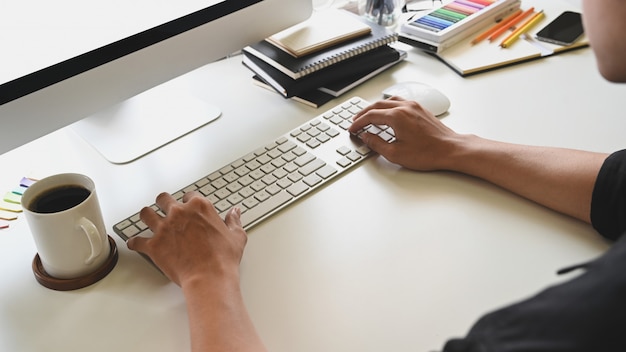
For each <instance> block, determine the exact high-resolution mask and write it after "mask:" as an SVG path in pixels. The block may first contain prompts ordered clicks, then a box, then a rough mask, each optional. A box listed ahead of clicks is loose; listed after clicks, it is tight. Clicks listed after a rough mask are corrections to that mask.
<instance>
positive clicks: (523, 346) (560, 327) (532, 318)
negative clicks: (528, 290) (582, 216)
mask: <svg viewBox="0 0 626 352" xmlns="http://www.w3.org/2000/svg"><path fill="white" fill-rule="evenodd" d="M591 223H592V225H593V227H594V228H595V229H596V230H597V231H598V233H599V234H600V235H602V236H604V237H605V238H607V239H609V240H610V241H614V243H613V245H612V246H611V248H610V249H609V250H608V251H607V252H606V253H604V254H603V255H602V256H600V257H599V258H597V259H595V260H593V261H591V262H589V263H585V264H582V265H578V266H576V267H575V268H584V269H585V270H586V271H585V272H584V273H583V274H581V275H579V276H577V277H576V278H574V279H572V280H570V281H567V282H565V283H563V284H559V285H555V286H552V287H549V288H547V289H545V290H543V291H542V292H539V293H538V294H536V295H535V296H532V297H530V298H528V299H526V300H523V301H521V302H519V303H515V304H512V305H510V306H508V307H505V308H503V309H498V310H495V311H494V312H491V313H488V314H486V315H485V316H483V317H481V318H480V319H479V320H478V321H477V322H476V323H475V324H474V326H473V327H472V328H471V329H470V331H469V332H468V334H467V336H466V337H465V338H460V339H452V340H449V341H448V342H447V343H446V345H445V347H444V352H618V351H619V352H624V351H626V334H624V332H625V331H626V236H622V234H623V233H624V232H626V151H619V152H616V153H613V154H612V155H610V156H609V157H608V158H607V159H606V160H605V161H604V163H603V165H602V168H601V169H600V172H599V173H598V177H597V179H596V183H595V186H594V190H593V195H592V201H591Z"/></svg>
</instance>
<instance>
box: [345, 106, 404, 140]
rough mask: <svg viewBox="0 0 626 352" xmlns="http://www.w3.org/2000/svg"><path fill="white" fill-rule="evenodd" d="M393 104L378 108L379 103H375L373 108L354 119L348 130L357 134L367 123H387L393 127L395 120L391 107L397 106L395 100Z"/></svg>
mask: <svg viewBox="0 0 626 352" xmlns="http://www.w3.org/2000/svg"><path fill="white" fill-rule="evenodd" d="M393 104H394V105H388V106H387V107H384V106H383V107H382V108H378V107H379V106H381V105H378V104H377V106H376V108H375V109H371V110H369V111H367V112H366V113H365V114H363V115H362V116H361V117H360V118H359V119H358V120H354V121H353V122H352V125H351V126H350V128H348V131H349V132H350V133H352V134H358V133H360V132H361V131H362V130H363V129H364V128H365V127H366V126H368V125H387V126H391V128H393V127H394V123H395V122H394V118H393V116H394V113H393V110H392V109H391V108H392V107H395V106H397V102H396V103H393Z"/></svg>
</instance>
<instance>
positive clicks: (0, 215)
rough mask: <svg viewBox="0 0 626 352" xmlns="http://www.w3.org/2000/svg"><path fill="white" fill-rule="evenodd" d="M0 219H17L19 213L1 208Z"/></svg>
mask: <svg viewBox="0 0 626 352" xmlns="http://www.w3.org/2000/svg"><path fill="white" fill-rule="evenodd" d="M0 220H6V221H13V220H17V214H16V213H13V212H8V211H4V210H0Z"/></svg>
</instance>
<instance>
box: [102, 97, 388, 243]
mask: <svg viewBox="0 0 626 352" xmlns="http://www.w3.org/2000/svg"><path fill="white" fill-rule="evenodd" d="M367 105H369V103H368V102H366V101H364V100H363V99H361V98H358V97H354V98H351V99H349V100H347V101H345V102H344V103H342V104H340V105H338V106H336V107H335V108H333V109H330V110H328V111H327V112H325V113H323V114H321V115H319V116H317V117H315V118H313V119H311V120H310V121H308V122H307V123H305V124H303V125H301V126H300V127H298V128H296V129H294V130H292V131H291V132H289V133H286V134H284V135H282V136H280V137H278V138H276V139H275V140H273V141H270V142H269V143H267V144H265V145H264V146H262V147H260V148H258V149H256V150H254V151H252V152H251V153H249V154H247V155H245V156H243V157H240V158H238V159H235V160H234V161H233V162H231V163H229V164H228V165H225V166H224V167H222V168H220V169H219V170H216V171H214V172H211V173H209V174H208V175H207V176H206V177H203V178H201V179H199V180H198V181H196V182H194V183H192V184H190V185H188V186H186V187H184V188H182V189H181V190H179V191H177V192H175V193H173V194H172V195H173V196H174V197H175V198H176V199H178V200H180V199H182V197H183V195H184V194H185V193H187V192H192V191H197V192H200V193H201V194H203V195H204V196H205V197H207V198H208V199H209V200H210V201H211V202H212V203H213V205H214V206H215V208H216V209H217V211H218V212H219V213H220V215H221V216H222V218H224V217H225V214H226V212H227V211H228V210H229V209H230V208H232V207H233V206H238V207H239V208H240V209H241V213H242V214H241V221H242V224H243V227H244V229H246V230H248V229H250V228H251V227H252V226H254V225H256V224H258V223H259V222H261V221H262V220H264V219H266V218H267V217H269V216H271V215H272V214H275V213H276V212H278V211H279V210H280V209H283V208H284V207H286V206H288V205H289V204H291V203H293V202H295V201H296V200H298V199H300V198H302V197H304V196H305V195H307V194H308V193H310V192H312V191H313V190H316V189H318V188H320V187H322V186H323V185H324V184H325V183H327V182H329V181H331V180H333V179H334V178H336V177H338V176H339V175H342V174H343V173H344V172H345V171H347V170H348V169H350V168H352V167H354V166H355V165H357V164H359V163H360V162H362V161H363V160H365V158H367V157H368V156H369V155H370V154H371V153H372V152H371V151H370V149H369V148H367V146H365V145H363V144H362V143H360V141H359V140H358V138H354V137H351V136H350V133H349V132H348V131H347V129H348V127H349V126H350V124H351V123H352V117H353V116H354V115H355V114H356V113H357V112H358V111H360V110H361V109H363V108H364V107H366V106H367ZM368 131H369V132H371V133H376V134H378V135H379V136H380V137H382V138H383V139H385V140H387V141H389V142H391V141H392V140H393V139H394V138H395V137H394V133H393V130H392V129H391V128H389V127H386V126H369V127H368ZM152 208H153V209H155V210H156V211H157V212H159V211H160V210H159V208H158V206H157V205H156V204H153V205H152ZM161 214H162V213H161ZM113 229H114V231H115V233H117V234H118V235H119V236H120V237H121V238H123V239H124V240H128V239H129V238H131V237H133V236H144V237H150V236H151V235H152V232H151V231H150V229H148V228H147V226H146V225H145V224H144V223H143V222H142V221H141V220H140V219H139V213H136V214H133V215H132V216H129V217H128V218H126V219H124V220H122V221H120V222H119V223H117V224H116V225H114V226H113Z"/></svg>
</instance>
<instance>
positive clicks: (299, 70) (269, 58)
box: [243, 11, 398, 79]
mask: <svg viewBox="0 0 626 352" xmlns="http://www.w3.org/2000/svg"><path fill="white" fill-rule="evenodd" d="M345 15H346V16H353V17H354V18H358V19H359V20H360V21H363V23H366V24H368V25H369V26H370V27H371V32H370V34H368V35H364V36H360V37H358V38H355V39H351V40H346V41H343V42H341V43H339V44H336V45H333V46H331V47H328V48H326V49H322V50H319V51H316V52H314V53H311V54H309V55H305V56H302V57H299V58H295V57H293V56H291V55H290V54H288V53H286V52H285V51H284V50H282V49H279V48H278V47H276V46H274V45H273V44H271V43H270V42H268V41H266V40H262V41H260V42H257V43H255V44H252V45H249V46H247V47H245V48H243V52H244V54H247V55H253V56H255V57H257V58H258V59H260V60H263V61H264V62H266V63H268V64H269V65H272V66H273V67H274V68H276V69H278V70H279V71H281V72H283V73H284V74H286V75H287V76H289V77H291V78H292V79H299V78H301V77H304V76H306V75H308V74H311V73H313V72H316V71H318V70H320V69H322V68H324V67H328V66H330V65H333V64H336V63H338V62H341V61H343V60H346V59H348V58H351V57H353V56H356V55H359V54H362V53H365V52H367V51H370V50H372V49H376V48H378V47H381V46H383V45H386V44H389V43H392V42H395V41H397V40H398V34H397V33H395V32H394V31H392V30H390V29H387V28H385V27H383V26H380V25H377V24H375V23H370V22H368V21H367V20H366V19H364V18H361V17H360V16H357V15H355V14H352V13H350V12H347V11H345ZM317 23H320V22H317ZM325 25H332V23H325Z"/></svg>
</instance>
